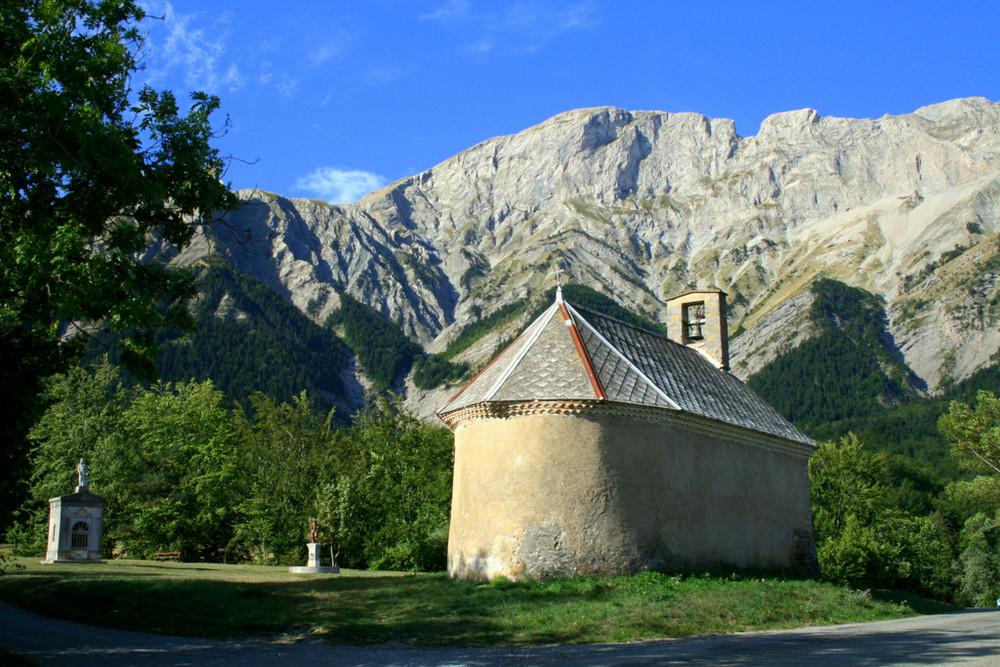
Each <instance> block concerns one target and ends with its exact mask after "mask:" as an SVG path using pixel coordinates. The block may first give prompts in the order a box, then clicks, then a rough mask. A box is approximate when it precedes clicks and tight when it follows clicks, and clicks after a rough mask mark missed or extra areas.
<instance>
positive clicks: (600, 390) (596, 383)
mask: <svg viewBox="0 0 1000 667" xmlns="http://www.w3.org/2000/svg"><path fill="white" fill-rule="evenodd" d="M559 312H560V314H561V315H562V316H563V320H564V321H566V322H568V323H569V335H570V337H572V338H573V345H575V346H576V353H577V354H578V355H580V360H581V361H582V362H583V370H585V371H586V372H587V378H588V379H589V380H590V386H591V387H593V389H594V395H596V396H597V400H599V401H604V400H607V398H608V395H607V394H605V393H604V387H602V386H601V380H600V379H599V378H598V377H597V371H595V370H594V362H592V361H591V360H590V353H589V352H588V351H587V348H586V347H584V345H583V339H582V338H580V332H579V331H578V330H577V328H576V320H574V319H573V316H572V315H570V312H569V310H568V309H567V308H566V303H565V302H563V303H560V304H559Z"/></svg>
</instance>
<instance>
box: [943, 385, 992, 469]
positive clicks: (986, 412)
mask: <svg viewBox="0 0 1000 667" xmlns="http://www.w3.org/2000/svg"><path fill="white" fill-rule="evenodd" d="M976 401H977V404H976V407H975V408H972V407H970V406H969V405H968V404H966V403H961V402H959V401H953V402H952V403H951V406H950V407H949V408H948V412H947V414H945V415H942V417H941V419H940V420H939V421H938V428H939V429H940V430H941V433H942V434H943V435H944V437H945V438H946V439H947V440H948V442H950V443H951V446H952V454H953V455H954V456H955V458H956V459H958V460H959V461H960V462H961V463H962V464H963V465H965V466H966V467H968V468H970V469H972V470H979V471H984V472H990V473H993V474H1000V398H997V396H996V395H995V394H993V392H990V391H985V390H981V391H979V392H978V393H977V394H976Z"/></svg>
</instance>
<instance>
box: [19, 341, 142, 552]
mask: <svg viewBox="0 0 1000 667" xmlns="http://www.w3.org/2000/svg"><path fill="white" fill-rule="evenodd" d="M131 396H132V393H131V392H129V391H127V390H125V389H124V387H123V385H122V378H121V376H120V373H119V371H118V369H117V367H114V366H111V365H109V364H108V363H107V362H106V361H105V362H103V363H101V364H98V365H96V366H93V367H91V368H88V369H84V368H81V367H79V366H74V367H72V368H70V369H69V371H67V372H66V373H64V374H63V373H61V374H56V375H53V376H52V377H50V378H48V379H47V380H46V382H45V394H44V398H45V401H46V402H47V403H48V405H49V407H48V409H47V410H46V411H45V413H44V414H43V415H42V417H41V418H40V419H39V421H38V423H37V424H36V425H35V426H34V428H32V430H31V434H30V437H31V440H32V442H33V443H34V445H35V446H34V448H33V450H32V453H31V469H32V473H31V478H30V487H29V489H30V493H29V496H28V498H27V500H26V501H25V502H24V504H23V505H22V507H21V511H20V517H19V522H18V524H16V525H15V527H14V528H13V529H12V530H11V531H10V534H9V536H8V537H9V539H10V541H11V542H14V543H15V544H16V545H17V547H18V548H19V550H21V551H24V552H27V553H36V554H37V553H40V552H42V551H44V549H45V540H46V534H45V531H46V527H47V526H48V513H49V506H48V499H49V498H53V497H55V496H61V495H63V494H65V493H69V492H71V491H72V490H73V488H74V487H75V486H76V481H77V478H76V466H77V462H79V460H80V459H81V458H85V459H86V460H87V462H88V464H89V466H90V469H91V477H90V485H91V488H92V489H93V490H95V492H97V493H99V494H104V493H106V488H105V487H106V485H107V483H108V482H109V481H110V476H109V473H110V469H109V464H110V462H109V461H108V460H107V455H108V454H109V453H111V452H113V451H114V450H115V449H116V448H117V442H116V440H117V439H118V438H119V437H120V435H121V431H122V419H123V415H124V413H125V410H126V409H127V407H128V405H129V402H130V400H131ZM109 520H113V519H111V515H109Z"/></svg>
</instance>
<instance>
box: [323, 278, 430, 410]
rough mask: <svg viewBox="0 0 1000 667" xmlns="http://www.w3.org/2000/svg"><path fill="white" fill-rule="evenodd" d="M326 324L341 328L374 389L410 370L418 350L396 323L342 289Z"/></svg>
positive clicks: (390, 383)
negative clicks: (335, 306)
mask: <svg viewBox="0 0 1000 667" xmlns="http://www.w3.org/2000/svg"><path fill="white" fill-rule="evenodd" d="M326 325H327V326H330V327H335V326H342V327H343V328H344V340H345V341H346V343H347V345H348V346H349V347H350V348H351V349H352V350H354V353H355V354H356V355H357V357H358V361H360V362H361V367H362V368H363V369H364V372H365V375H366V376H367V377H368V379H369V380H371V381H372V385H373V388H374V389H375V391H385V390H387V389H391V388H392V387H393V385H394V384H395V383H396V381H397V380H399V379H400V378H402V377H403V376H405V375H406V374H407V373H408V372H409V371H410V367H411V366H412V365H413V359H414V356H415V355H417V354H418V353H420V351H421V350H420V346H419V345H417V344H416V343H414V342H413V341H411V340H410V339H409V338H407V337H406V334H404V333H403V330H402V329H401V328H400V327H399V325H397V324H395V323H393V322H390V321H389V320H387V319H386V318H385V317H383V316H382V315H381V314H379V313H378V312H376V311H375V310H373V309H372V308H371V307H369V306H367V305H365V304H363V303H361V302H360V301H358V300H357V299H355V298H354V297H352V296H351V295H350V294H347V293H346V292H341V293H340V308H339V309H338V310H335V311H334V312H332V313H331V314H330V316H329V317H327V320H326Z"/></svg>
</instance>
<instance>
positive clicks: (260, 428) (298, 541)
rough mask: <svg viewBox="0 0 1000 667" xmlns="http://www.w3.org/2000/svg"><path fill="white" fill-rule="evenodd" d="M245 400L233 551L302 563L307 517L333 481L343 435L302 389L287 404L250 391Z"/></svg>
mask: <svg viewBox="0 0 1000 667" xmlns="http://www.w3.org/2000/svg"><path fill="white" fill-rule="evenodd" d="M250 404H251V405H250V408H251V412H252V413H253V417H252V418H249V417H246V416H243V417H242V419H241V420H240V436H239V445H238V447H239V453H238V455H237V476H238V478H239V481H240V496H241V500H240V503H239V506H238V508H237V509H238V511H239V514H240V517H239V519H238V523H237V525H236V529H235V535H234V538H233V545H234V547H235V553H236V554H237V555H239V556H242V557H246V558H249V559H251V560H254V561H257V562H267V561H270V560H271V559H272V557H278V558H281V557H282V556H291V557H295V558H296V560H297V561H298V562H300V563H301V555H302V554H300V553H299V552H302V551H304V548H305V547H304V545H305V542H306V534H307V529H308V527H309V523H310V520H311V519H312V518H315V517H316V516H317V515H318V507H317V493H318V491H319V489H321V488H323V487H324V486H325V485H327V484H330V483H333V482H335V481H336V474H337V469H338V464H339V459H340V442H341V440H342V436H341V434H340V433H339V432H336V431H332V430H331V423H332V421H333V411H332V410H331V411H330V412H329V413H327V414H325V415H324V414H323V413H322V412H318V411H316V410H314V409H313V407H312V404H311V403H310V401H309V399H308V397H307V395H306V392H305V391H303V392H302V393H300V394H299V395H298V396H297V397H295V399H294V400H293V401H292V402H291V403H277V402H276V401H275V400H274V399H271V398H268V397H266V396H264V395H263V394H255V395H253V396H251V398H250Z"/></svg>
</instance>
